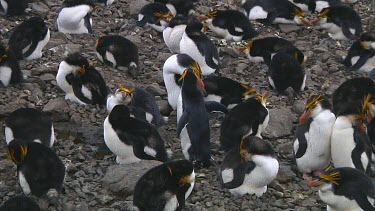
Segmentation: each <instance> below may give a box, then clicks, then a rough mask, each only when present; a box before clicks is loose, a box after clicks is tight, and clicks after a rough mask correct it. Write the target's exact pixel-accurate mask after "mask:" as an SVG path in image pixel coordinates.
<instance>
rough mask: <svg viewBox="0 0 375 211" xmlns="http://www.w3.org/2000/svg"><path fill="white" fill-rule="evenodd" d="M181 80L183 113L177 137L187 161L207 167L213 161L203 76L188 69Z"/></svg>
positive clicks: (179, 120)
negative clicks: (203, 93) (203, 94)
mask: <svg viewBox="0 0 375 211" xmlns="http://www.w3.org/2000/svg"><path fill="white" fill-rule="evenodd" d="M180 80H182V89H181V94H180V97H181V99H182V108H181V109H182V111H180V113H181V118H179V119H178V123H177V137H179V138H180V141H181V149H182V152H183V154H184V156H185V159H187V160H190V161H192V162H193V163H194V165H197V166H199V167H200V166H204V167H207V166H209V165H210V159H211V140H210V126H209V122H208V113H207V110H206V106H205V104H204V100H203V96H202V91H204V84H203V81H202V76H201V75H200V74H199V73H197V72H194V70H192V69H191V68H188V69H186V70H185V71H184V73H183V74H182V76H181V78H180Z"/></svg>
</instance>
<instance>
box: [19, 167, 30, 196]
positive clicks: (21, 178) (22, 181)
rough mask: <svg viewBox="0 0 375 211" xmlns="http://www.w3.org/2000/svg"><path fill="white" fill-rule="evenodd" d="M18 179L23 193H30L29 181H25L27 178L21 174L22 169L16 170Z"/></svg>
mask: <svg viewBox="0 0 375 211" xmlns="http://www.w3.org/2000/svg"><path fill="white" fill-rule="evenodd" d="M18 179H19V183H20V186H21V189H22V191H23V193H24V194H25V195H28V194H30V193H31V189H30V186H29V183H27V180H26V178H25V176H24V175H23V173H22V171H19V172H18Z"/></svg>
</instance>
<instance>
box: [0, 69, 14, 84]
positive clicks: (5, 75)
mask: <svg viewBox="0 0 375 211" xmlns="http://www.w3.org/2000/svg"><path fill="white" fill-rule="evenodd" d="M11 78H12V69H10V67H7V66H1V67H0V81H1V83H2V84H3V85H4V86H5V87H7V86H8V85H9V83H10V79H11Z"/></svg>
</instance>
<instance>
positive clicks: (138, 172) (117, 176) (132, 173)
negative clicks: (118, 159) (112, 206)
mask: <svg viewBox="0 0 375 211" xmlns="http://www.w3.org/2000/svg"><path fill="white" fill-rule="evenodd" d="M160 164H162V163H161V162H159V161H154V160H142V161H140V162H137V163H131V164H124V165H113V166H110V167H108V169H107V172H106V174H105V176H104V178H103V179H102V182H103V187H106V188H107V189H108V190H109V191H111V192H114V193H117V194H121V196H122V197H127V196H130V195H132V194H133V191H134V187H135V185H136V183H137V182H138V180H139V178H141V176H142V175H143V174H145V173H146V172H147V171H148V170H150V169H151V168H153V167H155V166H158V165H160Z"/></svg>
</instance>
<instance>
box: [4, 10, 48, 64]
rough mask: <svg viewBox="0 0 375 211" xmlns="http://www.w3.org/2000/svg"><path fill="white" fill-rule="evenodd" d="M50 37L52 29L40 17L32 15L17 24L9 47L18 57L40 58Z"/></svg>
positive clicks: (27, 58) (10, 38)
mask: <svg viewBox="0 0 375 211" xmlns="http://www.w3.org/2000/svg"><path fill="white" fill-rule="evenodd" d="M49 39H50V31H49V29H48V27H47V25H46V23H45V22H44V20H43V19H42V18H40V17H31V18H29V19H27V20H25V21H24V22H23V23H21V24H20V25H18V26H16V27H15V28H14V29H13V31H12V34H11V35H10V37H9V43H8V45H9V48H10V49H11V50H12V51H13V53H14V54H15V55H16V57H17V59H19V60H20V59H26V60H31V59H39V58H40V57H42V50H43V48H44V46H46V45H47V43H48V41H49Z"/></svg>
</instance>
